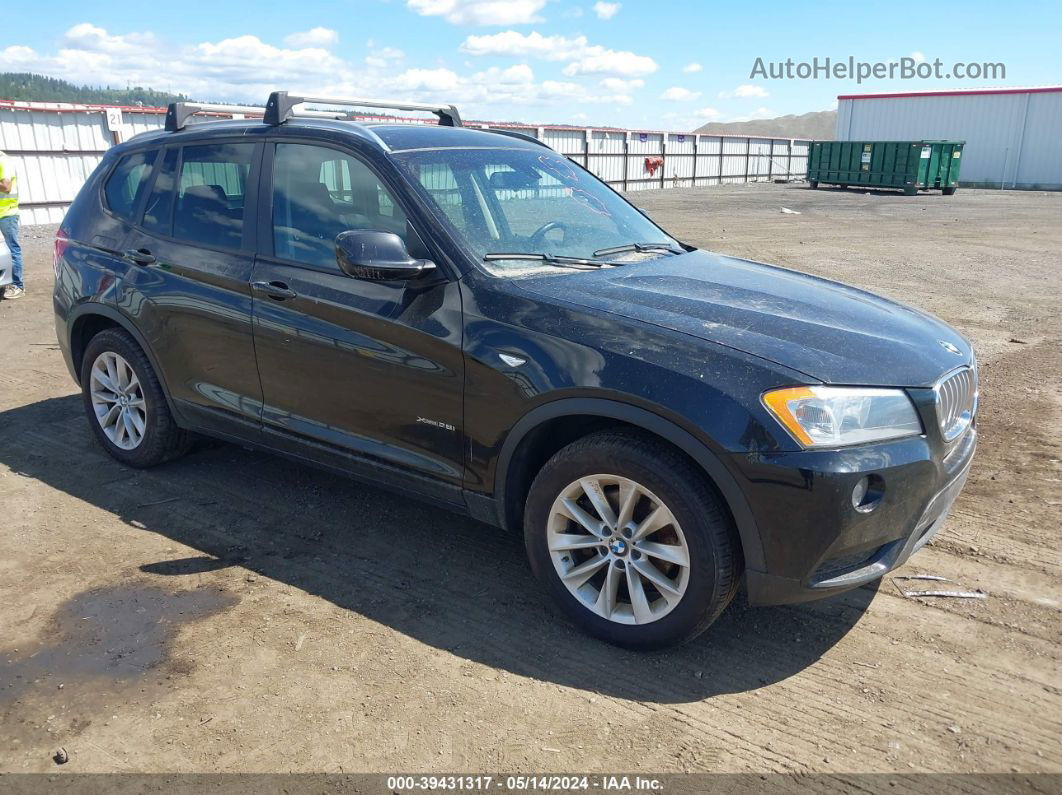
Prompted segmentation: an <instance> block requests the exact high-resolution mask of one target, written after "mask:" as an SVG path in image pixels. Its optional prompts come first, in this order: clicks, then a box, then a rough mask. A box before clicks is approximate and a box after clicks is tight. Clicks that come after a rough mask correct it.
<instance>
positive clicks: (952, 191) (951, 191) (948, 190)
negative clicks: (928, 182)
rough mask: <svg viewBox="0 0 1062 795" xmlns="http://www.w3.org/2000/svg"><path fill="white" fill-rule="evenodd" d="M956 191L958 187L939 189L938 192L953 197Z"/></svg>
mask: <svg viewBox="0 0 1062 795" xmlns="http://www.w3.org/2000/svg"><path fill="white" fill-rule="evenodd" d="M958 189H959V188H958V186H952V187H950V188H941V189H940V192H941V193H943V194H944V195H945V196H954V195H955V191H957V190H958Z"/></svg>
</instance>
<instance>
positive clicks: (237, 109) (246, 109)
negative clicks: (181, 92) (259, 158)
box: [166, 102, 265, 132]
mask: <svg viewBox="0 0 1062 795" xmlns="http://www.w3.org/2000/svg"><path fill="white" fill-rule="evenodd" d="M264 112H265V109H264V108H255V107H252V106H250V105H209V104H205V103H202V102H171V103H170V104H169V106H168V107H167V108H166V131H167V132H177V131H178V130H182V129H184V126H185V123H186V122H187V121H188V119H189V117H191V116H194V115H195V114H196V113H254V114H255V115H258V114H261V113H264Z"/></svg>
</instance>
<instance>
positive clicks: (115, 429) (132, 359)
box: [81, 328, 191, 468]
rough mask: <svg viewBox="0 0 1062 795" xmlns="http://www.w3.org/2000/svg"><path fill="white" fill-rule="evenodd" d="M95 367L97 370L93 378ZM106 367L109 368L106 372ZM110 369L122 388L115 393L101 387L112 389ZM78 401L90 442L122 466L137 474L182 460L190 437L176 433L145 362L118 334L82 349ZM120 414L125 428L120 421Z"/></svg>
mask: <svg viewBox="0 0 1062 795" xmlns="http://www.w3.org/2000/svg"><path fill="white" fill-rule="evenodd" d="M123 364H124V367H123V366H122V365H123ZM97 365H99V370H98V372H97V373H96V374H95V375H94V373H93V368H95V367H97ZM108 365H111V366H112V367H111V369H110V370H108ZM126 368H128V371H127V370H126ZM115 369H116V370H117V373H118V376H117V377H118V382H119V387H125V388H124V389H120V390H119V391H118V392H116V391H113V390H111V389H110V388H109V387H107V386H105V384H113V380H112V375H113V373H114V372H115ZM130 372H131V375H130V374H129V373H130ZM123 395H124V398H125V400H124V401H122V397H123ZM81 398H82V403H83V405H84V407H85V414H86V416H87V418H88V421H89V426H90V427H91V428H92V432H93V433H94V434H95V436H96V440H97V441H98V442H99V443H100V445H101V446H102V447H103V449H104V450H106V451H107V452H108V453H110V454H111V456H113V457H114V458H116V459H117V460H119V461H121V462H122V463H123V464H126V465H128V466H131V467H137V468H145V467H152V466H156V465H158V464H161V463H164V462H166V461H170V460H172V459H174V458H177V457H178V456H181V455H183V454H184V453H186V452H187V451H188V449H189V447H190V446H191V436H190V434H188V433H187V432H186V431H184V430H182V429H181V428H179V427H177V423H176V422H175V421H174V419H173V415H172V414H171V413H170V407H169V404H168V403H167V402H166V395H165V393H164V392H163V390H162V385H161V384H160V383H159V379H158V376H156V375H155V370H154V369H153V368H152V366H151V363H150V362H149V361H148V358H147V356H146V355H145V354H144V351H143V350H142V349H141V348H140V346H139V345H137V343H136V341H135V340H134V339H133V338H132V337H131V336H130V335H129V334H128V333H127V332H125V331H123V330H121V329H114V328H110V329H106V330H104V331H101V332H100V333H99V334H97V335H96V336H95V337H93V338H92V339H91V340H90V341H89V343H88V345H87V346H86V347H85V355H84V357H83V359H82V362H81ZM112 398H114V399H113V400H112ZM123 408H124V409H125V411H126V414H127V416H128V417H129V421H128V422H125V421H123V420H122V409H123ZM114 412H117V413H116V414H115V413H114ZM137 418H139V421H137ZM105 424H106V425H107V429H105V427H104V425H105Z"/></svg>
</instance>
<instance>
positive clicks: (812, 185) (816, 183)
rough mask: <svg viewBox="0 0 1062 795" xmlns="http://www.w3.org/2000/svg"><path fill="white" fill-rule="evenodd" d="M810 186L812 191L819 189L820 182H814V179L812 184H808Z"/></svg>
mask: <svg viewBox="0 0 1062 795" xmlns="http://www.w3.org/2000/svg"><path fill="white" fill-rule="evenodd" d="M808 185H809V186H810V187H811V189H812V190H815V189H816V188H818V187H819V183H818V181H817V180H814V179H813V180H811V181H810V182H808Z"/></svg>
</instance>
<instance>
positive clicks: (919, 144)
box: [808, 141, 965, 196]
mask: <svg viewBox="0 0 1062 795" xmlns="http://www.w3.org/2000/svg"><path fill="white" fill-rule="evenodd" d="M964 143H965V141H814V142H812V144H811V150H810V152H809V153H808V182H809V183H810V185H811V187H813V188H817V187H818V186H819V183H822V184H824V185H840V186H841V187H842V188H847V187H848V186H849V185H858V186H859V187H867V188H897V189H899V190H902V191H903V192H904V193H905V194H906V195H908V196H913V195H914V194H915V193H916V192H918V191H920V190H930V189H932V188H940V189H941V192H942V193H943V194H944V195H945V196H950V195H951V194H953V193H955V191H956V189H957V188H958V187H959V165H960V164H961V163H962V147H963V144H964Z"/></svg>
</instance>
